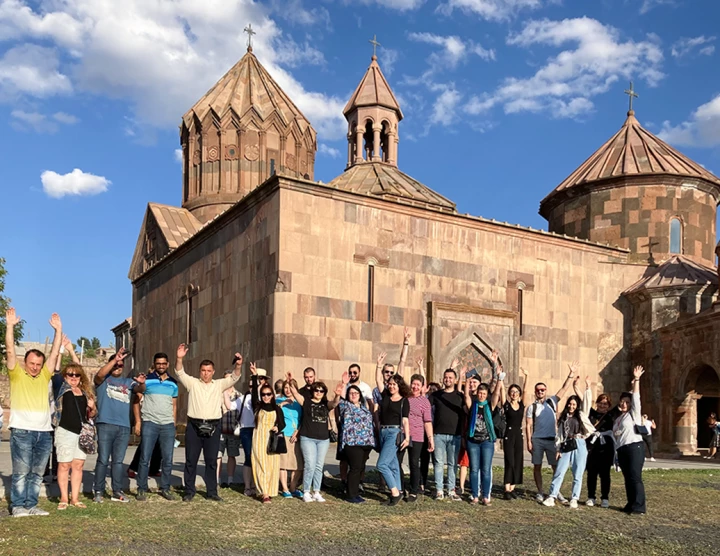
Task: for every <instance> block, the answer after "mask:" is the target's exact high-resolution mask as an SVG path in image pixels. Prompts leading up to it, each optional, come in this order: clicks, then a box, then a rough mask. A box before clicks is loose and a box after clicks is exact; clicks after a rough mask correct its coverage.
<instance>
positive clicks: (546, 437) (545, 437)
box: [538, 436, 555, 442]
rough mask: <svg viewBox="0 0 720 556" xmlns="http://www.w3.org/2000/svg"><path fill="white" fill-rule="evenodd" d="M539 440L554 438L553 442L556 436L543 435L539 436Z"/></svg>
mask: <svg viewBox="0 0 720 556" xmlns="http://www.w3.org/2000/svg"><path fill="white" fill-rule="evenodd" d="M538 440H552V441H553V442H555V437H554V436H541V437H540V438H538Z"/></svg>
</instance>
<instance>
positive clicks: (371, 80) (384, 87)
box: [343, 56, 403, 121]
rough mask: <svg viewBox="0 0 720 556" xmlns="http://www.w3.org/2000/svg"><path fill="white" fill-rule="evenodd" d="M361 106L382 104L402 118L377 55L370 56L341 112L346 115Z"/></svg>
mask: <svg viewBox="0 0 720 556" xmlns="http://www.w3.org/2000/svg"><path fill="white" fill-rule="evenodd" d="M361 106H383V107H385V108H389V109H390V110H395V111H396V112H397V115H398V121H400V120H402V119H403V113H402V110H400V104H399V103H398V101H397V99H396V98H395V95H394V94H393V92H392V89H390V85H388V82H387V79H385V76H384V75H383V72H382V70H381V69H380V66H379V65H378V63H377V56H373V57H372V61H371V62H370V67H368V69H367V71H366V72H365V75H364V76H363V78H362V79H361V80H360V84H359V85H358V86H357V89H355V92H354V93H353V94H352V96H351V97H350V100H349V101H348V103H347V104H346V105H345V108H344V110H343V114H344V115H345V116H347V115H348V114H349V113H350V112H352V111H353V110H355V109H356V108H359V107H361Z"/></svg>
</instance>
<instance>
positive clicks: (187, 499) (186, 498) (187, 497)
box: [182, 494, 195, 502]
mask: <svg viewBox="0 0 720 556" xmlns="http://www.w3.org/2000/svg"><path fill="white" fill-rule="evenodd" d="M193 498H195V495H193V494H186V495H185V496H183V497H182V501H183V502H192V499H193Z"/></svg>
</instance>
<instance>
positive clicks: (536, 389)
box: [535, 388, 545, 392]
mask: <svg viewBox="0 0 720 556" xmlns="http://www.w3.org/2000/svg"><path fill="white" fill-rule="evenodd" d="M535 391H536V392H544V391H545V388H535Z"/></svg>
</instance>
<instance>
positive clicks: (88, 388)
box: [62, 363, 95, 399]
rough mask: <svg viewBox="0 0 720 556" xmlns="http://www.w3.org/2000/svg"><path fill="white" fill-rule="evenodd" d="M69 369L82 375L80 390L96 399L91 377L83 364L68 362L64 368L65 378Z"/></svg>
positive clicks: (63, 374)
mask: <svg viewBox="0 0 720 556" xmlns="http://www.w3.org/2000/svg"><path fill="white" fill-rule="evenodd" d="M69 371H73V372H75V373H77V374H79V375H80V390H82V391H83V393H84V394H85V395H86V396H87V397H88V398H92V399H95V389H94V388H93V387H92V384H91V383H90V379H89V378H88V376H87V374H86V373H85V369H83V368H82V365H79V364H78V363H68V364H67V365H65V368H64V369H63V370H62V376H63V378H65V376H66V375H67V373H68V372H69Z"/></svg>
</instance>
